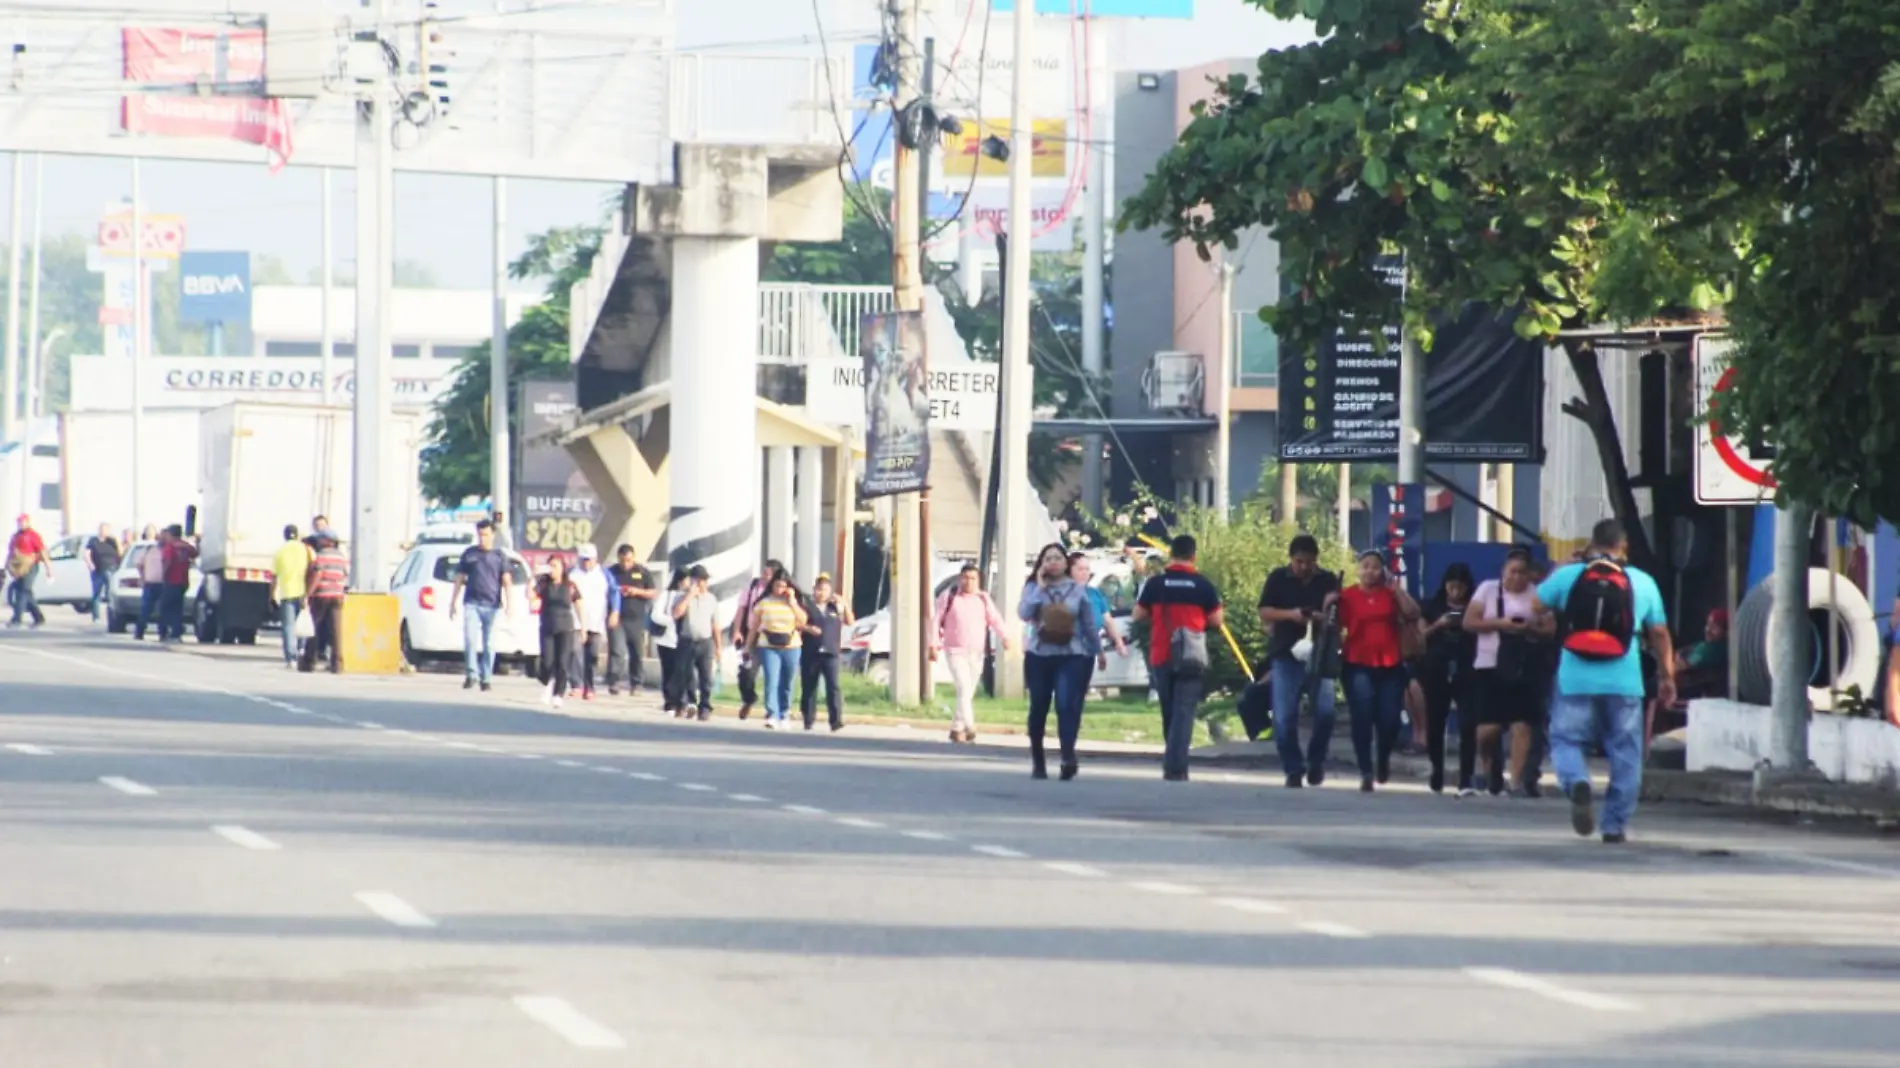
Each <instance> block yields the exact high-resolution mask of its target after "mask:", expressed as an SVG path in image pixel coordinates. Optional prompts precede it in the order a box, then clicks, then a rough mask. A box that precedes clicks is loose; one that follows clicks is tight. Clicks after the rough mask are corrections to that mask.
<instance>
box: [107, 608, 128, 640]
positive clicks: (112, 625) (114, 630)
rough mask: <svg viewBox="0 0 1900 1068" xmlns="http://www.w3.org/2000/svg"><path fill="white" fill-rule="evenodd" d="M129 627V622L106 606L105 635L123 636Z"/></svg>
mask: <svg viewBox="0 0 1900 1068" xmlns="http://www.w3.org/2000/svg"><path fill="white" fill-rule="evenodd" d="M129 626H130V622H129V621H128V620H127V619H126V618H125V617H124V616H121V615H119V613H118V612H116V611H114V610H113V609H112V606H111V605H107V606H106V633H107V634H124V633H125V632H126V630H127V629H129Z"/></svg>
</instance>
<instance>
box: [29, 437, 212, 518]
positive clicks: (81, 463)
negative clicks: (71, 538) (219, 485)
mask: <svg viewBox="0 0 1900 1068" xmlns="http://www.w3.org/2000/svg"><path fill="white" fill-rule="evenodd" d="M202 414H203V413H202V412H201V411H200V410H199V409H197V408H158V407H153V408H147V409H146V410H145V421H144V426H143V427H142V428H141V430H140V440H141V444H143V445H144V447H145V450H144V451H145V459H144V460H143V461H142V462H141V463H140V464H139V465H138V477H139V478H140V479H141V480H142V482H143V485H142V486H141V487H140V492H139V494H138V497H139V506H140V508H141V510H142V511H143V512H144V514H143V515H133V514H132V476H133V470H132V413H131V412H66V413H64V414H62V415H61V416H60V417H59V482H60V486H61V493H60V497H61V510H62V511H63V512H64V513H65V518H66V523H65V525H66V532H67V533H69V534H91V533H92V532H93V531H96V530H98V529H99V524H101V523H105V524H107V525H109V526H110V527H112V531H113V536H114V537H117V536H118V532H119V531H120V530H121V529H122V528H126V527H130V528H131V529H132V536H133V537H135V538H136V537H138V535H139V534H140V533H141V532H143V531H144V529H145V526H146V524H148V523H149V524H153V525H157V526H170V525H171V524H173V523H183V522H184V521H185V510H186V509H187V508H190V507H192V506H194V505H197V504H198V503H199V500H198V423H199V417H200V416H201V415H202Z"/></svg>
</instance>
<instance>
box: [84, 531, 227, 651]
mask: <svg viewBox="0 0 1900 1068" xmlns="http://www.w3.org/2000/svg"><path fill="white" fill-rule="evenodd" d="M157 548H158V543H157V542H155V541H137V542H133V543H132V547H131V548H130V549H127V550H126V551H125V559H124V560H122V561H120V563H119V569H118V570H117V571H114V572H113V573H112V592H111V594H110V595H109V596H108V597H107V602H106V629H107V630H108V631H111V632H112V633H114V634H124V633H125V632H126V631H127V630H130V629H131V628H132V627H133V626H134V625H136V624H137V623H138V621H139V600H140V598H141V597H143V596H144V589H145V580H144V579H143V578H142V577H140V572H139V565H140V564H141V563H143V562H144V561H145V554H146V553H148V552H152V551H154V550H156V549H157ZM203 584H204V573H203V572H201V571H199V570H198V569H197V568H196V567H193V568H192V569H191V583H190V585H188V586H186V587H185V602H186V605H187V607H189V606H190V605H191V604H194V603H196V602H197V599H198V587H199V586H201V585H203ZM185 625H186V626H187V627H190V626H192V620H191V613H190V612H189V611H187V612H186V613H185Z"/></svg>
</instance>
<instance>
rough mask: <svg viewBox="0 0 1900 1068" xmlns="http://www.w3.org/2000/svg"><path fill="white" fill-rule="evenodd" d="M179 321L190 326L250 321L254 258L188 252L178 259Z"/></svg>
mask: <svg viewBox="0 0 1900 1068" xmlns="http://www.w3.org/2000/svg"><path fill="white" fill-rule="evenodd" d="M178 318H180V319H181V320H183V321H185V322H188V323H224V324H225V325H227V326H231V325H237V324H244V325H247V326H248V325H249V324H250V321H251V254H250V253H248V252H186V253H184V254H182V255H180V256H179V257H178Z"/></svg>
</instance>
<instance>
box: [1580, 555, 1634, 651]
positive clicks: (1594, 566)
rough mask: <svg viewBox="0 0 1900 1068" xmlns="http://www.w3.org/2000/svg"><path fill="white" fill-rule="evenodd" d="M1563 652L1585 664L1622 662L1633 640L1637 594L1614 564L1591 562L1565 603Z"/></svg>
mask: <svg viewBox="0 0 1900 1068" xmlns="http://www.w3.org/2000/svg"><path fill="white" fill-rule="evenodd" d="M1563 628H1564V642H1563V644H1564V649H1565V651H1567V652H1570V653H1573V654H1575V655H1576V656H1579V657H1581V658H1583V659H1585V660H1621V659H1622V658H1624V657H1626V656H1628V655H1629V651H1630V646H1631V645H1632V644H1633V643H1634V642H1635V640H1636V594H1635V591H1634V590H1633V589H1631V587H1630V577H1629V572H1627V571H1625V570H1623V567H1622V565H1621V564H1618V563H1617V562H1616V561H1614V560H1592V561H1591V562H1590V563H1588V564H1586V565H1585V566H1584V569H1583V574H1581V575H1578V576H1577V581H1576V583H1575V584H1573V585H1572V586H1571V587H1570V596H1569V597H1568V598H1566V599H1565V601H1564V614H1563Z"/></svg>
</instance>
